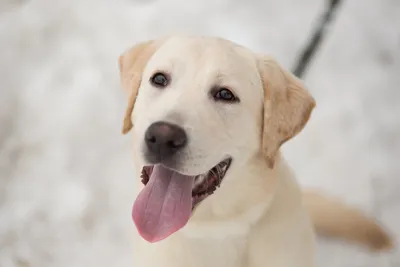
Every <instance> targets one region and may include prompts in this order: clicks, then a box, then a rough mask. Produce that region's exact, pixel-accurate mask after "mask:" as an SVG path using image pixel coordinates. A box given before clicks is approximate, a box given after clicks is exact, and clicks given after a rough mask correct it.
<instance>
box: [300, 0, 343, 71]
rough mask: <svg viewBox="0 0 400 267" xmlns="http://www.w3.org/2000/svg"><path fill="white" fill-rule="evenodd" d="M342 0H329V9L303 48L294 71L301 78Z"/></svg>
mask: <svg viewBox="0 0 400 267" xmlns="http://www.w3.org/2000/svg"><path fill="white" fill-rule="evenodd" d="M340 2H341V1H340V0H329V3H328V5H327V9H326V10H325V12H324V13H323V14H322V16H321V18H320V19H319V23H318V24H317V27H316V29H315V30H314V33H313V34H312V35H311V38H310V41H309V42H308V44H307V45H306V46H305V48H304V49H303V51H302V53H301V54H300V58H299V60H298V62H297V64H296V66H295V68H294V70H293V73H294V74H295V75H296V76H297V77H299V78H301V77H302V76H304V73H305V71H306V70H307V67H308V65H309V63H310V61H311V59H312V57H313V56H314V55H315V52H316V51H317V49H318V47H319V45H320V44H321V42H322V40H323V37H324V35H325V34H326V32H327V31H328V29H327V28H328V26H329V23H330V22H331V21H332V18H333V17H334V16H335V13H336V12H337V9H338V6H339V4H340Z"/></svg>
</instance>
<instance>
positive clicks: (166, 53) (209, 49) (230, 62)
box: [155, 37, 254, 71]
mask: <svg viewBox="0 0 400 267" xmlns="http://www.w3.org/2000/svg"><path fill="white" fill-rule="evenodd" d="M155 57H157V60H161V61H170V62H171V63H179V62H181V63H185V62H187V64H193V65H196V66H198V67H204V66H207V65H208V64H210V65H211V64H212V65H213V66H214V67H215V68H219V69H220V71H222V70H226V71H229V70H234V69H238V68H243V67H242V66H243V64H251V63H254V54H253V53H252V52H251V51H250V50H248V49H246V48H244V47H241V46H239V45H237V44H234V43H232V42H230V41H227V40H224V39H219V38H211V37H173V38H170V39H168V40H167V41H166V42H165V43H164V45H162V46H161V47H160V49H159V51H157V53H156V55H155Z"/></svg>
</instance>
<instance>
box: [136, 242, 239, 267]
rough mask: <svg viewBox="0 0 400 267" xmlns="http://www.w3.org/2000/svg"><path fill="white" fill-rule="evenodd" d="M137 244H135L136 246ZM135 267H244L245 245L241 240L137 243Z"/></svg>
mask: <svg viewBox="0 0 400 267" xmlns="http://www.w3.org/2000/svg"><path fill="white" fill-rule="evenodd" d="M136 244H138V243H136ZM138 245H139V246H140V248H139V247H138V250H136V251H135V255H134V257H135V265H134V266H135V267H205V266H207V267H222V266H229V267H243V266H245V254H246V251H245V248H246V241H245V239H243V238H228V239H214V240H210V239H207V240H205V239H196V238H193V239H192V238H190V239H189V238H178V237H177V238H171V239H169V240H168V239H167V240H164V242H160V243H155V244H149V243H146V242H144V241H139V244H138Z"/></svg>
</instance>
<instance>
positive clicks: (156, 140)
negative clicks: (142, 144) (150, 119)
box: [144, 121, 187, 161]
mask: <svg viewBox="0 0 400 267" xmlns="http://www.w3.org/2000/svg"><path fill="white" fill-rule="evenodd" d="M144 138H145V141H146V145H147V148H148V152H149V153H148V155H149V160H151V161H161V160H165V159H168V158H169V157H171V156H172V155H174V154H175V153H176V152H177V151H178V150H180V149H182V148H183V147H185V145H186V143H187V136H186V133H185V131H184V130H183V129H182V128H181V127H179V126H177V125H175V124H171V123H168V122H163V121H159V122H155V123H153V124H152V125H150V126H149V128H147V130H146V133H145V137H144Z"/></svg>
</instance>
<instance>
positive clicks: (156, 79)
mask: <svg viewBox="0 0 400 267" xmlns="http://www.w3.org/2000/svg"><path fill="white" fill-rule="evenodd" d="M150 82H151V84H153V85H154V86H156V87H158V88H164V87H167V85H168V83H169V77H168V76H167V75H166V74H163V73H161V72H157V73H155V74H154V75H153V76H152V77H151V78H150Z"/></svg>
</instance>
